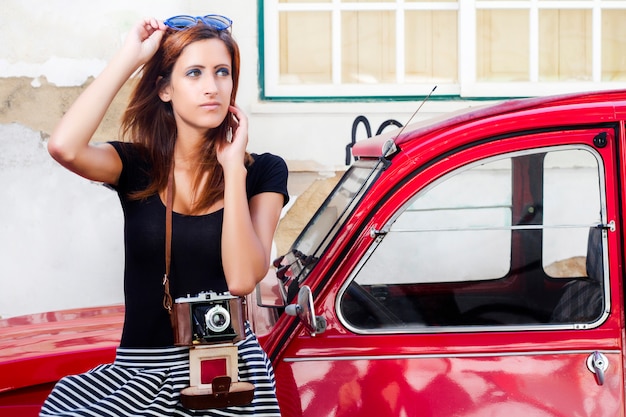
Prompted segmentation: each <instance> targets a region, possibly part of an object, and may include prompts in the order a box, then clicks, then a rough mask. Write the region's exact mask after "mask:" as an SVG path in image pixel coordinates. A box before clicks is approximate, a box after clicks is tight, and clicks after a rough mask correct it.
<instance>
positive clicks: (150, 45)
mask: <svg viewBox="0 0 626 417" xmlns="http://www.w3.org/2000/svg"><path fill="white" fill-rule="evenodd" d="M166 29H167V26H165V24H164V23H163V21H161V20H157V19H155V18H145V19H142V20H140V21H139V22H137V23H136V24H135V26H133V28H132V29H131V30H130V32H129V33H128V35H127V37H126V41H125V42H124V49H125V51H126V52H127V53H128V54H129V55H130V56H131V57H133V58H134V59H136V60H138V64H139V65H142V64H145V63H146V62H147V61H148V60H149V59H150V58H151V57H152V56H153V55H154V54H155V53H156V51H157V50H158V49H159V46H160V45H161V39H162V38H163V34H164V33H165V30H166Z"/></svg>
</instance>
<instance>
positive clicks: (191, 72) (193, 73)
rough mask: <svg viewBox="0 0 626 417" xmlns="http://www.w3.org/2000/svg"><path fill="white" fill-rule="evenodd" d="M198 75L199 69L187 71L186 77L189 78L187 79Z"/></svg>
mask: <svg viewBox="0 0 626 417" xmlns="http://www.w3.org/2000/svg"><path fill="white" fill-rule="evenodd" d="M200 74H201V73H200V70H199V69H192V70H189V71H187V76H189V77H197V76H199V75H200Z"/></svg>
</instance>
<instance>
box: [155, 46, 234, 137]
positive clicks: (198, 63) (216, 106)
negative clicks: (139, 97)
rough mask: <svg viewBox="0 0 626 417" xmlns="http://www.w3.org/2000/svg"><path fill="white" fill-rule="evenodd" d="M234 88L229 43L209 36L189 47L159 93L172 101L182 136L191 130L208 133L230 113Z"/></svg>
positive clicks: (162, 97)
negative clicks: (167, 82) (227, 45)
mask: <svg viewBox="0 0 626 417" xmlns="http://www.w3.org/2000/svg"><path fill="white" fill-rule="evenodd" d="M232 90H233V77H232V68H231V56H230V54H229V52H228V49H226V45H224V42H222V41H221V40H220V39H205V40H201V41H197V42H194V43H191V44H189V45H188V46H187V47H185V49H184V50H183V52H182V54H181V55H180V57H179V58H178V60H177V61H176V64H174V68H173V69H172V75H171V78H170V82H169V84H168V85H167V86H165V87H163V89H162V90H161V91H160V93H159V96H160V97H161V100H163V101H165V102H168V101H169V102H171V103H172V109H173V111H174V117H175V119H176V125H177V128H178V132H179V135H180V134H183V133H184V132H185V131H189V130H195V131H197V132H198V133H200V134H204V132H206V131H207V130H208V129H212V128H214V127H217V126H219V125H220V124H221V123H222V121H223V120H224V118H225V117H226V115H227V114H228V107H229V105H230V98H231V93H232Z"/></svg>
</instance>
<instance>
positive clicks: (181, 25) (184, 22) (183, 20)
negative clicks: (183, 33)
mask: <svg viewBox="0 0 626 417" xmlns="http://www.w3.org/2000/svg"><path fill="white" fill-rule="evenodd" d="M163 23H165V24H166V25H167V26H169V27H171V28H172V29H178V30H181V29H185V28H188V27H189V26H193V25H195V24H196V19H195V18H194V17H191V16H174V17H170V18H169V19H167V20H165V21H164V22H163Z"/></svg>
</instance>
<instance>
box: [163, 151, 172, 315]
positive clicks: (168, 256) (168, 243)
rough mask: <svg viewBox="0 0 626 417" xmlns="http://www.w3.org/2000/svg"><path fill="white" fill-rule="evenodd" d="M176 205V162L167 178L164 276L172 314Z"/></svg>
mask: <svg viewBox="0 0 626 417" xmlns="http://www.w3.org/2000/svg"><path fill="white" fill-rule="evenodd" d="M173 204H174V161H172V168H171V169H170V173H169V176H168V178H167V189H166V191H165V275H164V276H163V287H164V291H165V295H164V296H163V307H165V309H166V310H167V311H168V313H170V314H172V305H173V304H172V295H171V294H170V279H169V275H170V263H171V261H172V205H173Z"/></svg>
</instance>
